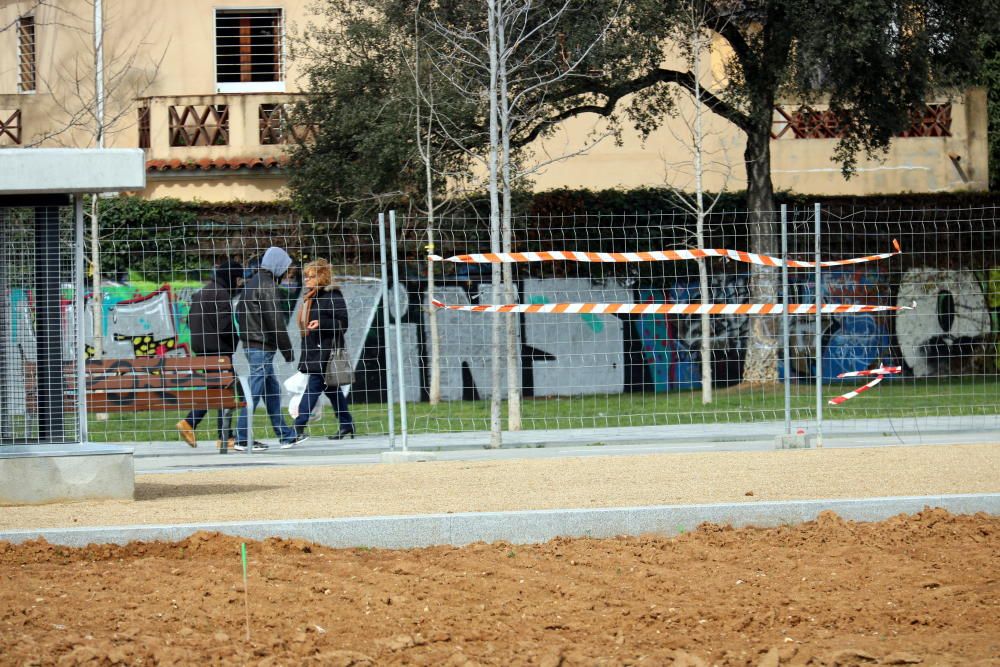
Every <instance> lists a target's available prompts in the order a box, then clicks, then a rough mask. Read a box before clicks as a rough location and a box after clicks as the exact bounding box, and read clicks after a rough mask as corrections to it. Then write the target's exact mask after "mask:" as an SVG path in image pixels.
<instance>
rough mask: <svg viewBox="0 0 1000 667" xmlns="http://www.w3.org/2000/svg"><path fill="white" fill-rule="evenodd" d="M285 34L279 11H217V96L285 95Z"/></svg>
mask: <svg viewBox="0 0 1000 667" xmlns="http://www.w3.org/2000/svg"><path fill="white" fill-rule="evenodd" d="M282 33H283V24H282V16H281V10H280V9H239V10H231V9H217V10H216V11H215V81H216V88H217V89H218V92H220V93H232V92H284V85H285V84H284V69H283V62H282V61H283V58H282Z"/></svg>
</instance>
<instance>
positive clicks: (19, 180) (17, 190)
mask: <svg viewBox="0 0 1000 667" xmlns="http://www.w3.org/2000/svg"><path fill="white" fill-rule="evenodd" d="M145 160H146V158H145V156H144V155H143V152H142V151H141V150H139V149H138V148H107V149H96V148H8V149H5V150H4V151H3V152H0V174H2V176H0V197H8V196H12V195H13V196H17V195H37V194H59V195H72V194H92V193H96V192H121V191H129V192H134V191H138V190H142V189H144V188H145V187H146V169H145Z"/></svg>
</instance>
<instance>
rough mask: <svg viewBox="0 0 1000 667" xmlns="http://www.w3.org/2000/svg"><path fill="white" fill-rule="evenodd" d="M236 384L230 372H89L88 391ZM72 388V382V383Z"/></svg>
mask: <svg viewBox="0 0 1000 667" xmlns="http://www.w3.org/2000/svg"><path fill="white" fill-rule="evenodd" d="M235 384H236V375H235V374H234V373H233V372H231V371H229V372H218V373H188V374H186V375H179V374H171V375H167V376H160V375H139V374H137V373H136V374H131V375H107V376H103V375H102V376H94V375H91V374H90V373H88V374H87V392H88V393H89V392H95V391H144V390H153V389H164V388H168V389H226V388H229V387H233V386H234V385H235ZM71 388H72V383H71Z"/></svg>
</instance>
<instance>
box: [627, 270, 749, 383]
mask: <svg viewBox="0 0 1000 667" xmlns="http://www.w3.org/2000/svg"><path fill="white" fill-rule="evenodd" d="M638 298H639V301H640V302H641V303H699V302H700V301H701V287H700V286H699V283H698V280H697V279H694V278H689V279H684V280H680V281H678V282H677V283H675V284H674V287H672V288H671V289H669V290H666V291H664V290H652V289H640V290H638ZM749 299H750V290H749V288H748V283H747V277H746V276H745V275H742V274H725V275H717V276H712V277H710V279H709V301H710V302H711V303H748V301H749ZM635 326H636V330H637V332H638V334H639V338H640V340H641V342H642V354H643V359H644V360H645V363H646V366H647V368H648V369H649V373H650V376H651V378H652V380H653V386H654V388H655V390H656V391H658V392H663V391H671V390H680V389H694V388H696V387H700V386H701V316H699V315H640V316H639V317H638V319H637V320H636V323H635ZM749 326H750V320H749V318H748V317H747V316H746V315H713V316H712V318H711V332H710V333H709V344H710V346H711V349H712V370H713V376H714V378H715V382H714V383H715V384H727V383H729V382H731V381H733V380H734V379H735V378H738V377H739V375H740V373H741V369H742V363H743V356H744V354H745V345H746V338H747V335H748V333H749Z"/></svg>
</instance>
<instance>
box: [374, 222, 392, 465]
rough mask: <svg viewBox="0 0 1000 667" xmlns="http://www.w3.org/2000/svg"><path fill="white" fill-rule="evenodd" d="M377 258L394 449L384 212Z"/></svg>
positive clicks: (388, 400) (387, 392) (388, 404)
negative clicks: (380, 267)
mask: <svg viewBox="0 0 1000 667" xmlns="http://www.w3.org/2000/svg"><path fill="white" fill-rule="evenodd" d="M378 244H379V258H380V259H381V261H382V340H383V342H384V344H385V404H386V407H387V408H388V411H389V414H388V417H389V449H390V451H391V450H395V449H396V412H395V406H394V405H393V402H394V401H393V393H392V357H391V356H390V355H389V275H388V269H387V266H386V259H385V213H379V214H378Z"/></svg>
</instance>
